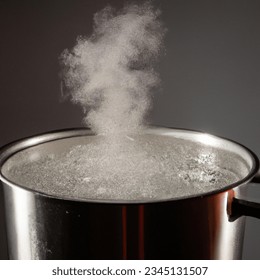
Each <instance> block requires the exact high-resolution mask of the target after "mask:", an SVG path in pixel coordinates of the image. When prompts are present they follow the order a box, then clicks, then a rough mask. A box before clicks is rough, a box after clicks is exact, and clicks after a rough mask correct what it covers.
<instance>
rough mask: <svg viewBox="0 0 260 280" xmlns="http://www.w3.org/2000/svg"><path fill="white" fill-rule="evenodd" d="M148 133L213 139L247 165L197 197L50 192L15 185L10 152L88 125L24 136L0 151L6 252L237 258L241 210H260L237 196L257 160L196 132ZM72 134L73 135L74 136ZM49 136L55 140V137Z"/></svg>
mask: <svg viewBox="0 0 260 280" xmlns="http://www.w3.org/2000/svg"><path fill="white" fill-rule="evenodd" d="M151 131H152V133H155V134H159V135H163V134H164V133H166V134H167V135H168V136H169V135H172V136H176V135H178V137H180V138H181V137H184V138H186V139H192V140H193V141H201V139H204V140H205V139H211V140H213V142H214V146H216V147H219V148H222V147H225V149H228V150H232V151H233V152H235V153H237V154H240V156H241V157H242V158H243V159H244V161H245V162H246V163H247V165H248V166H249V171H248V173H247V175H246V176H244V177H243V178H242V179H241V180H240V181H238V182H236V183H235V184H232V185H229V186H226V187H225V188H222V189H221V190H215V191H211V192H208V193H205V194H203V195H199V196H194V195H193V196H190V197H184V198H180V199H172V200H170V199H169V200H156V201H152V202H151V201H134V202H133V201H118V200H117V201H102V200H100V201H98V200H87V199H86V200H82V199H70V198H66V197H56V196H52V195H47V194H45V193H41V192H37V191H34V190H32V189H30V188H28V187H27V186H19V185H17V184H16V183H15V182H12V181H11V180H10V179H9V178H7V177H5V176H4V175H3V173H2V166H3V164H4V163H5V162H6V160H7V159H8V158H10V157H12V155H14V154H15V153H17V152H19V151H21V150H23V149H26V148H29V147H32V146H37V145H39V146H40V144H43V143H47V142H48V143H51V142H53V145H52V149H57V150H60V149H61V150H62V149H63V147H62V144H61V142H59V141H56V140H59V139H66V138H71V139H72V140H73V139H74V138H73V137H77V139H78V137H79V136H86V135H90V131H89V130H87V129H72V130H65V131H59V132H51V133H47V134H43V135H39V136H35V137H31V138H27V139H24V140H21V141H18V142H15V143H12V144H10V145H8V146H5V147H4V148H2V150H1V151H0V170H1V173H0V179H1V182H2V186H3V190H4V198H5V209H6V225H7V236H8V250H9V256H10V259H240V258H241V254H242V244H243V235H244V229H245V216H246V215H250V216H254V217H258V218H259V217H260V209H259V208H260V206H259V204H257V203H252V202H248V201H245V200H242V199H241V197H242V196H243V195H244V194H245V192H246V188H245V185H246V184H247V183H248V182H249V181H251V180H253V179H255V180H257V176H256V175H257V172H258V168H259V161H258V159H257V157H256V156H255V155H254V153H252V152H251V151H250V150H249V149H247V148H246V147H244V146H242V145H240V144H238V143H235V142H233V141H230V140H227V139H224V138H220V137H216V136H212V135H208V134H205V133H201V132H195V131H189V130H182V129H166V128H157V129H152V130H151ZM75 139H76V138H75ZM54 140H55V141H54Z"/></svg>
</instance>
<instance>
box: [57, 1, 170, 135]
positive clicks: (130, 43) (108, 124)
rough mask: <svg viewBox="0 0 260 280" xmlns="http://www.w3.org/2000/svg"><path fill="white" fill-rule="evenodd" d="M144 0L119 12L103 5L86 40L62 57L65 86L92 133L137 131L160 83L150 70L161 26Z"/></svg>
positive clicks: (115, 133) (159, 45)
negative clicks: (155, 88)
mask: <svg viewBox="0 0 260 280" xmlns="http://www.w3.org/2000/svg"><path fill="white" fill-rule="evenodd" d="M159 16H160V11H159V10H155V9H154V8H153V7H152V5H151V4H150V3H149V2H146V3H144V4H142V5H135V4H132V5H128V6H126V7H124V8H123V9H122V10H120V11H115V10H114V9H113V8H111V7H106V8H105V9H103V10H102V11H100V12H98V13H96V14H95V15H94V30H93V34H92V35H91V36H90V37H89V38H85V37H79V38H78V39H77V44H76V46H75V47H74V48H73V49H72V50H71V51H69V50H65V51H64V52H63V53H62V55H61V61H62V64H63V66H64V72H63V78H64V82H63V84H64V85H65V88H66V90H68V94H69V95H70V96H71V99H72V101H73V102H75V103H79V104H80V105H81V106H82V107H83V109H84V112H85V114H86V116H85V118H84V121H85V123H86V124H87V125H88V126H89V127H90V128H91V129H92V130H93V131H94V132H96V133H97V134H110V133H112V134H113V135H117V134H125V133H133V132H135V133H136V132H138V131H140V129H141V128H142V126H143V124H144V117H145V115H146V113H147V111H148V109H149V108H150V105H151V89H152V88H154V87H156V86H157V85H158V83H159V78H158V75H157V74H156V73H155V71H154V70H153V65H154V62H155V61H156V59H157V57H158V55H159V53H160V49H161V47H162V39H163V36H164V33H165V29H164V27H163V25H162V23H161V22H160V19H159Z"/></svg>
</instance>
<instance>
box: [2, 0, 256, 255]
mask: <svg viewBox="0 0 260 280" xmlns="http://www.w3.org/2000/svg"><path fill="white" fill-rule="evenodd" d="M154 2H155V5H156V6H158V7H160V8H161V10H162V12H163V19H164V22H165V25H166V26H167V27H168V33H167V37H166V51H167V54H166V56H164V57H162V59H161V62H160V64H159V66H158V68H159V71H160V73H161V77H162V81H163V82H162V89H161V90H159V91H158V94H155V95H154V110H153V112H152V114H151V122H152V123H154V124H160V125H166V126H174V127H185V128H191V129H198V130H204V131H207V132H210V133H213V134H217V135H220V136H225V137H228V138H231V139H234V140H236V141H238V142H241V143H243V144H244V145H246V146H248V147H249V148H251V149H252V150H253V151H255V153H256V154H258V155H260V117H259V104H260V79H259V77H260V36H259V34H260V1H257V0H255V1H253V0H226V1H224V0H204V1H202V0H168V1H167V0H157V1H154ZM108 3H110V4H111V5H112V6H116V7H120V6H121V5H122V3H123V1H115V0H95V1H94V0H93V1H87V0H84V1H83V0H59V1H58V0H51V1H48V0H43V1H39V0H34V1H26V0H23V1H19V0H17V1H12V0H6V1H3V0H0V40H1V44H0V95H1V99H0V128H1V130H0V131H1V132H0V145H4V144H6V143H8V142H10V141H13V140H16V139H18V138H22V137H25V136H30V135H33V134H37V133H41V132H45V131H49V130H55V129H62V128H68V127H78V126H81V125H82V123H81V119H82V113H81V110H80V108H79V107H77V106H75V105H72V104H71V103H70V102H68V101H67V102H61V100H60V81H59V71H60V66H59V62H58V57H59V55H60V53H61V52H62V51H63V50H64V49H65V48H70V47H72V46H73V45H74V43H75V39H76V37H77V35H80V34H83V35H84V34H90V33H91V30H92V16H93V14H94V13H95V12H96V11H98V10H100V9H102V8H103V7H104V6H105V5H107V4H108ZM250 194H251V197H253V198H254V199H257V197H258V198H259V197H260V190H257V188H256V186H255V187H254V186H252V187H250ZM259 200H260V199H259ZM21 211H22V209H21ZM259 236H260V221H259V222H258V221H257V220H254V219H251V218H248V219H247V226H246V236H245V244H244V254H243V257H244V258H245V259H248V258H249V259H254V258H255V259H260V241H259ZM0 258H6V242H5V232H4V223H3V202H2V197H1V196H0Z"/></svg>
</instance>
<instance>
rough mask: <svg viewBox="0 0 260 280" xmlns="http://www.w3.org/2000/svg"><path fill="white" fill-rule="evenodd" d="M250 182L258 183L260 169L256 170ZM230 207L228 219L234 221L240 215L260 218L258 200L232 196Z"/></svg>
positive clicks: (259, 180) (259, 181)
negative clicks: (253, 200)
mask: <svg viewBox="0 0 260 280" xmlns="http://www.w3.org/2000/svg"><path fill="white" fill-rule="evenodd" d="M251 182H252V183H260V171H258V173H257V174H256V176H255V177H254V178H253V180H252V181H251ZM231 209H232V212H231V215H230V221H234V220H236V219H237V218H239V217H240V216H250V217H254V218H258V219H260V203H258V202H252V201H248V200H244V199H238V198H233V200H232V206H231Z"/></svg>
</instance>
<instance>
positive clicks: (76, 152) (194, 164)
mask: <svg viewBox="0 0 260 280" xmlns="http://www.w3.org/2000/svg"><path fill="white" fill-rule="evenodd" d="M76 140H77V141H76ZM68 143H69V144H68ZM63 146H64V147H66V148H64V147H63ZM62 147H63V148H62ZM2 172H3V174H4V176H6V177H7V178H8V179H10V180H12V181H13V182H15V183H17V184H19V185H22V186H26V187H28V188H31V189H34V190H36V191H40V192H43V193H46V194H50V195H55V196H59V197H65V198H66V197H67V198H79V199H95V200H96V199H98V200H142V199H146V200H150V199H152V200H154V199H171V198H176V197H178V198H179V197H184V196H190V195H194V194H195V195H199V194H202V193H206V192H210V191H212V190H215V189H219V188H223V187H225V186H227V185H229V184H231V183H234V182H236V181H238V180H240V179H241V178H242V177H244V176H246V174H247V173H248V167H247V166H246V163H245V162H244V161H243V159H242V158H240V157H239V156H237V155H235V154H234V153H231V152H228V151H225V150H220V149H216V148H212V147H209V146H205V145H202V144H199V143H195V142H191V141H188V140H183V139H178V138H174V137H169V136H156V135H135V136H127V137H122V138H120V137H116V138H115V139H107V138H106V137H104V136H84V137H76V138H75V137H74V138H69V139H65V140H56V141H53V142H50V143H45V144H41V145H38V146H35V147H32V148H28V149H26V150H24V151H21V152H19V153H17V154H15V155H14V156H12V157H11V158H10V159H8V160H7V162H6V163H5V164H4V166H3V169H2Z"/></svg>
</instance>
